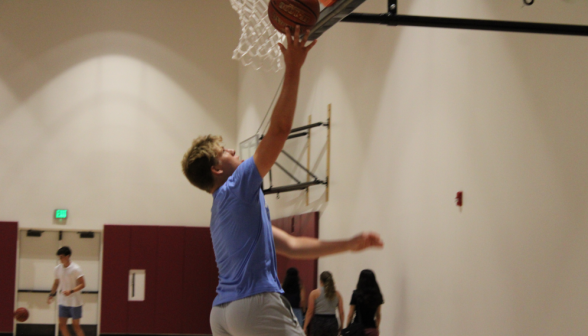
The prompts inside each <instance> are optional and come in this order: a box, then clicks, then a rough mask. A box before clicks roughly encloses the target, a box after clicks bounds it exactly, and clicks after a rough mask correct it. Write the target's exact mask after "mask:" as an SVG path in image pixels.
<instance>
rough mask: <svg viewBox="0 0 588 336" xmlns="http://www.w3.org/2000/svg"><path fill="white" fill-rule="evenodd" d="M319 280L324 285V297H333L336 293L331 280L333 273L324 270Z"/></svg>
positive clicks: (333, 282)
mask: <svg viewBox="0 0 588 336" xmlns="http://www.w3.org/2000/svg"><path fill="white" fill-rule="evenodd" d="M321 282H322V283H323V285H324V287H325V297H326V298H327V299H329V300H330V299H332V298H334V297H335V294H336V290H335V281H333V275H332V274H331V272H329V271H324V272H323V273H321Z"/></svg>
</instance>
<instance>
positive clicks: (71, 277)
mask: <svg viewBox="0 0 588 336" xmlns="http://www.w3.org/2000/svg"><path fill="white" fill-rule="evenodd" d="M57 256H59V261H60V264H59V265H57V266H55V281H54V282H53V287H52V288H51V293H50V294H49V298H48V299H47V303H48V304H51V302H52V301H53V298H54V297H55V296H56V295H57V294H58V292H57V289H58V288H59V297H58V299H57V304H58V306H59V330H60V331H61V334H62V335H64V336H70V333H69V330H68V329H67V320H68V319H69V318H71V319H72V325H73V328H74V331H75V332H76V335H77V336H84V331H83V330H82V327H81V326H80V319H81V318H82V304H83V302H82V295H81V291H82V289H84V287H86V282H85V280H84V274H83V273H82V269H81V268H80V266H79V265H78V264H76V263H74V262H72V261H71V260H70V258H71V249H70V248H69V247H67V246H64V247H62V248H60V249H59V250H57Z"/></svg>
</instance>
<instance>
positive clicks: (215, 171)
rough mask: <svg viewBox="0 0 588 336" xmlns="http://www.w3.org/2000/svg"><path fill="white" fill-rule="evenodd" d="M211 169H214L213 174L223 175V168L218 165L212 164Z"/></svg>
mask: <svg viewBox="0 0 588 336" xmlns="http://www.w3.org/2000/svg"><path fill="white" fill-rule="evenodd" d="M210 171H212V174H213V175H221V174H222V173H223V170H222V169H221V168H219V167H217V166H210Z"/></svg>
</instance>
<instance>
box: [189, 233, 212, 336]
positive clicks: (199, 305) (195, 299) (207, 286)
mask: <svg viewBox="0 0 588 336" xmlns="http://www.w3.org/2000/svg"><path fill="white" fill-rule="evenodd" d="M184 245H185V248H184V261H185V262H184V282H183V283H184V290H183V311H184V314H183V315H182V328H183V330H182V332H183V333H187V334H208V335H210V334H212V331H211V330H210V322H209V316H210V310H211V309H212V302H213V301H214V298H215V297H216V286H217V285H218V269H217V268H216V261H215V258H214V250H213V248H212V239H211V237H210V229H209V228H199V227H187V228H186V231H185V236H184Z"/></svg>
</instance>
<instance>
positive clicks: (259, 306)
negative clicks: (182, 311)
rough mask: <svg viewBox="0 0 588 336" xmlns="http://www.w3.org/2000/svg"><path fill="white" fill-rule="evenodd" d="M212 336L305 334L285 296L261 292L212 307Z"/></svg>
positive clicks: (286, 335) (292, 335) (297, 335)
mask: <svg viewBox="0 0 588 336" xmlns="http://www.w3.org/2000/svg"><path fill="white" fill-rule="evenodd" d="M210 327H211V329H212V334H213V335H214V336H304V331H302V328H301V326H300V324H299V323H298V320H297V319H296V316H295V315H294V312H293V311H292V308H291V307H290V303H289V302H288V300H287V299H286V298H284V297H283V296H282V295H280V294H278V293H262V294H257V295H253V296H250V297H247V298H244V299H241V300H237V301H233V302H229V303H224V304H221V305H219V306H214V307H212V311H211V312H210Z"/></svg>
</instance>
